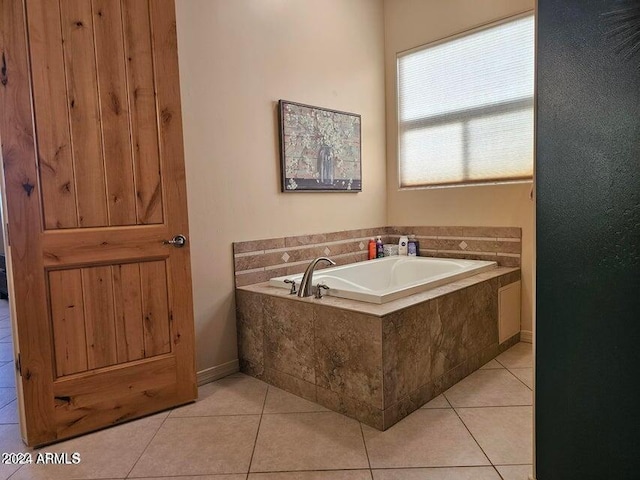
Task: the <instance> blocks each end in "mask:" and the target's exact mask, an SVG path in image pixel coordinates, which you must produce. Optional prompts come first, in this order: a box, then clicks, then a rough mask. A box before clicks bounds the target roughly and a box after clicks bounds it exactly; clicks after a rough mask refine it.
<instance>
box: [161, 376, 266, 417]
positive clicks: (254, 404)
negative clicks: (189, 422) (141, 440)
mask: <svg viewBox="0 0 640 480" xmlns="http://www.w3.org/2000/svg"><path fill="white" fill-rule="evenodd" d="M266 394H267V384H266V383H264V382H261V381H260V380H257V379H255V378H253V377H249V376H246V375H244V376H242V377H231V378H230V377H226V378H223V379H222V380H218V381H217V382H213V383H207V384H206V385H203V386H202V387H200V388H199V389H198V400H197V401H196V402H195V403H191V404H189V405H185V406H184V407H180V408H176V409H175V410H173V411H172V412H171V415H170V416H171V417H206V416H213V415H259V414H260V413H262V406H263V405H264V396H265V395H266Z"/></svg>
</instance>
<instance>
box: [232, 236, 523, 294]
mask: <svg viewBox="0 0 640 480" xmlns="http://www.w3.org/2000/svg"><path fill="white" fill-rule="evenodd" d="M410 234H414V235H416V238H417V240H418V241H419V242H420V255H422V256H426V257H443V258H463V259H472V260H491V261H495V262H498V264H499V265H501V266H508V267H519V266H520V255H521V248H522V247H521V237H522V232H521V229H520V228H517V227H446V226H442V227H436V226H413V227H411V226H409V227H402V226H400V227H395V226H391V227H377V228H368V229H360V230H346V231H341V232H330V233H320V234H314V235H299V236H297V237H284V238H271V239H267V240H251V241H248V242H236V243H234V244H233V253H234V271H235V279H236V286H237V287H241V286H245V285H251V284H254V283H260V282H264V281H267V280H269V279H270V278H273V277H278V276H282V275H293V274H297V273H302V272H304V269H305V268H306V266H307V265H308V264H309V262H310V261H311V260H313V259H314V258H316V257H320V256H328V255H331V259H332V260H334V261H336V262H337V263H338V264H339V265H345V264H347V263H355V262H361V261H364V260H367V257H368V255H367V252H366V251H365V249H366V246H367V242H368V241H369V239H370V238H371V237H375V236H377V235H381V236H382V240H383V242H385V243H398V240H399V238H400V235H410ZM287 257H288V258H287Z"/></svg>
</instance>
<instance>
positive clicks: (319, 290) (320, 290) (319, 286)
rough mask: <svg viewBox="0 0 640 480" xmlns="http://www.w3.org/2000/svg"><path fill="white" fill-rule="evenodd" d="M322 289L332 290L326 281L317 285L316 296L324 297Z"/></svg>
mask: <svg viewBox="0 0 640 480" xmlns="http://www.w3.org/2000/svg"><path fill="white" fill-rule="evenodd" d="M322 290H330V288H329V287H327V286H326V285H325V284H324V283H319V284H318V285H316V298H322Z"/></svg>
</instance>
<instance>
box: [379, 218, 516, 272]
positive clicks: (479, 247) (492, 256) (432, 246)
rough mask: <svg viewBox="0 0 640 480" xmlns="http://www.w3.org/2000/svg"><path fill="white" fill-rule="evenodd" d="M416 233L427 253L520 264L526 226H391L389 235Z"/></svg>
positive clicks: (394, 239)
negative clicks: (523, 228) (523, 230)
mask: <svg viewBox="0 0 640 480" xmlns="http://www.w3.org/2000/svg"><path fill="white" fill-rule="evenodd" d="M405 234H413V235H415V236H416V238H417V239H418V240H419V241H420V255H422V256H425V257H442V258H465V259H469V260H491V261H495V262H498V265H502V266H505V267H519V266H520V256H521V251H522V230H521V229H520V228H519V227H387V239H388V241H389V242H391V243H397V242H398V240H399V239H400V235H405Z"/></svg>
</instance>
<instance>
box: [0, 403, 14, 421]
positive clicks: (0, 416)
mask: <svg viewBox="0 0 640 480" xmlns="http://www.w3.org/2000/svg"><path fill="white" fill-rule="evenodd" d="M0 423H18V404H17V402H16V401H15V400H14V401H13V402H9V403H7V404H6V405H5V406H4V407H2V408H0Z"/></svg>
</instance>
